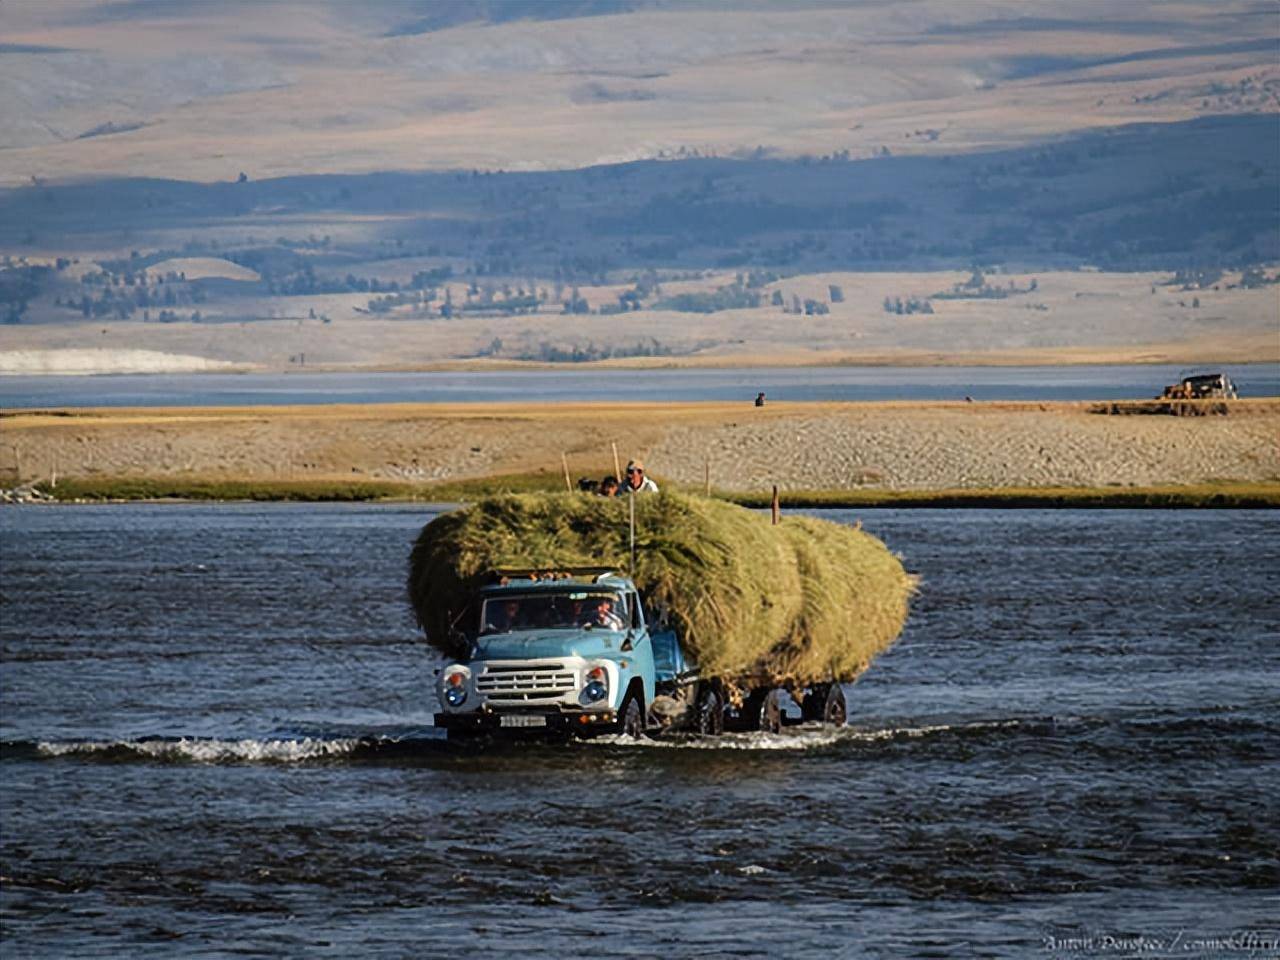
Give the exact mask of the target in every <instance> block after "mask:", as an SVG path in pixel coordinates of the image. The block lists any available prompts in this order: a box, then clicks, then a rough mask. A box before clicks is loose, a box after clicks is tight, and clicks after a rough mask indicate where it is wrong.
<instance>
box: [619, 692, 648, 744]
mask: <svg viewBox="0 0 1280 960" xmlns="http://www.w3.org/2000/svg"><path fill="white" fill-rule="evenodd" d="M644 731H645V725H644V698H643V697H641V696H639V695H638V694H636V693H634V692H632V693H628V694H627V697H626V699H625V700H623V702H622V709H621V710H619V711H618V732H619V733H620V734H622V735H623V736H624V737H635V738H636V739H639V738H640V737H643V736H644Z"/></svg>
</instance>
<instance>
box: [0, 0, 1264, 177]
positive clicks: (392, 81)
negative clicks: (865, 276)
mask: <svg viewBox="0 0 1280 960" xmlns="http://www.w3.org/2000/svg"><path fill="white" fill-rule="evenodd" d="M0 36H3V37H4V41H5V42H4V43H3V44H0V88H3V89H4V90H5V92H6V95H5V97H3V98H0V129H2V130H4V136H3V142H2V143H0V183H8V184H20V183H30V182H32V180H33V178H34V179H36V180H66V179H80V178H92V177H114V178H119V177H137V176H141V177H153V178H172V179H181V180H200V181H226V180H235V179H237V178H238V177H239V175H240V174H241V173H245V174H246V175H247V176H248V177H249V178H250V179H255V180H256V179H274V178H279V177H284V176H296V175H306V174H325V173H339V174H348V173H374V172H379V171H387V170H447V169H480V170H499V169H501V170H551V169H563V168H577V167H587V166H596V165H602V164H611V163H619V162H625V161H631V160H640V159H653V158H665V157H685V156H700V157H705V156H708V155H715V156H719V157H750V156H756V157H777V158H789V157H797V156H802V155H811V156H815V157H816V156H823V155H833V154H840V155H845V154H847V155H848V156H849V157H851V158H868V157H872V156H883V155H885V154H886V153H888V154H891V155H894V156H903V155H907V156H942V155H948V154H957V153H964V152H971V151H979V150H981V151H990V150H997V149H1007V148H1014V147H1021V146H1029V145H1035V144H1041V143H1045V142H1049V141H1053V140H1056V139H1059V138H1061V137H1064V136H1068V135H1075V134H1078V133H1081V132H1086V131H1090V130H1100V129H1109V128H1115V127H1123V126H1129V125H1132V124H1135V123H1150V122H1175V121H1185V120H1189V119H1193V118H1196V117H1201V116H1221V115H1241V114H1247V115H1254V114H1259V113H1264V114H1266V113H1269V114H1275V113H1276V112H1277V111H1280V56H1278V54H1280V36H1278V35H1277V18H1276V11H1275V6H1274V4H1273V3H1271V2H1270V0H1257V2H1255V0H1213V2H1210V0H1188V2H1180V3H1163V2H1158V0H1127V2H1125V3H1112V4H1106V3H1099V2H1097V0H984V2H981V3H978V2H972V3H969V2H965V3H960V2H952V0H898V2H893V3H887V2H858V3H853V2H813V0H811V2H807V3H805V2H790V0H707V2H683V3H682V2H676V0H538V2H518V0H509V2H503V0H405V2H401V0H377V2H362V3H352V2H345V0H329V2H318V0H317V2H302V0H281V2H272V3H257V2H249V0H223V2H218V3H213V2H205V0H145V2H144V0H127V2H121V0H63V2H60V3H56V4H37V3H25V4H9V3H6V4H3V5H0Z"/></svg>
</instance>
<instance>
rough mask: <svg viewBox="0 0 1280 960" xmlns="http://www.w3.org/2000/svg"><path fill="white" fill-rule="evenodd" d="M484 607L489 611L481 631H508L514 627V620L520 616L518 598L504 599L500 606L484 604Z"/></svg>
mask: <svg viewBox="0 0 1280 960" xmlns="http://www.w3.org/2000/svg"><path fill="white" fill-rule="evenodd" d="M485 609H486V610H489V611H491V612H490V613H489V622H488V623H486V624H485V625H484V630H483V631H481V632H482V633H510V632H511V631H512V630H514V629H515V628H516V621H517V620H518V619H519V618H520V601H519V600H506V601H503V603H502V604H501V605H500V606H494V605H492V604H485Z"/></svg>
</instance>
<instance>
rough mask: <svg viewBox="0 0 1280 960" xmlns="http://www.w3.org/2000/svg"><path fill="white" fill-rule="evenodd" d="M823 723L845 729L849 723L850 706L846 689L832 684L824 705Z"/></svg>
mask: <svg viewBox="0 0 1280 960" xmlns="http://www.w3.org/2000/svg"><path fill="white" fill-rule="evenodd" d="M822 722H823V723H826V724H829V725H831V726H833V727H843V726H844V725H845V724H846V723H848V722H849V704H848V702H847V701H846V700H845V697H844V687H843V686H841V685H840V684H838V683H833V684H831V689H830V690H828V691H827V700H826V703H824V704H823V705H822Z"/></svg>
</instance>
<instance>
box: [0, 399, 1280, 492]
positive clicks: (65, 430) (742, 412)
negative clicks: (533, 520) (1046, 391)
mask: <svg viewBox="0 0 1280 960" xmlns="http://www.w3.org/2000/svg"><path fill="white" fill-rule="evenodd" d="M0 424H2V426H3V443H0V476H3V477H7V478H8V479H9V480H16V479H17V478H18V470H19V469H20V470H21V478H22V479H24V480H33V479H40V478H43V479H45V480H46V481H47V480H48V479H49V478H50V477H51V475H52V474H53V473H54V472H55V471H56V472H57V474H58V476H59V477H61V478H63V479H64V480H65V479H67V478H73V479H74V478H79V479H90V480H92V479H95V478H96V479H118V478H132V479H148V478H149V479H163V480H169V481H180V482H185V483H193V482H208V481H228V482H230V481H235V482H248V483H255V482H257V483H280V482H301V481H315V482H321V481H323V482H327V483H338V484H352V483H358V482H365V481H378V482H400V483H406V484H429V483H441V482H446V481H450V482H452V481H463V480H468V479H476V478H483V477H492V476H504V475H505V476H524V477H529V478H541V479H542V480H544V481H545V480H548V479H551V478H558V477H560V476H561V474H562V465H561V456H562V455H563V456H564V457H565V458H566V459H567V461H568V463H569V467H570V471H571V473H572V475H573V477H574V478H575V479H576V478H577V477H595V478H599V477H600V476H602V475H603V474H605V473H607V472H610V473H611V472H613V470H614V465H613V459H612V445H613V444H616V445H617V448H618V451H619V455H620V457H621V459H622V461H623V462H624V463H625V461H626V459H627V458H629V457H634V456H640V457H643V458H644V459H645V460H646V462H647V464H648V466H649V470H650V472H651V473H652V474H653V475H654V476H655V477H656V478H657V479H658V480H659V481H660V482H674V483H676V484H680V485H684V486H686V487H692V488H695V489H696V488H700V487H701V486H702V485H703V484H704V482H705V480H706V478H707V476H708V474H709V476H710V479H711V483H712V485H713V486H714V487H715V488H716V489H719V490H724V491H727V492H742V493H751V492H757V493H758V492H761V491H764V490H768V489H769V487H770V486H771V485H772V484H778V485H779V486H781V487H782V488H783V490H784V491H806V490H899V491H912V490H920V491H924V490H955V489H965V488H975V489H990V488H1025V487H1041V488H1050V487H1077V488H1079V487H1089V488H1105V487H1116V488H1125V487H1150V486H1158V485H1167V484H1175V485H1177V484H1183V485H1191V484H1204V483H1222V482H1251V483H1259V482H1265V483H1270V484H1273V485H1274V484H1275V483H1277V482H1278V481H1280V444H1277V437H1280V403H1277V402H1276V401H1275V400H1242V401H1238V402H1236V403H1234V404H1233V405H1232V408H1231V413H1230V414H1229V415H1228V416H1213V417H1167V416H1105V415H1100V414H1097V413H1091V412H1089V405H1087V404H1070V403H959V404H957V403H778V404H770V405H769V406H768V407H766V408H763V409H756V408H753V407H750V406H747V405H743V404H723V403H708V404H688V403H682V404H661V403H652V404H617V405H606V404H563V405H544V406H539V407H537V408H535V409H530V408H527V407H522V406H519V405H515V404H503V405H490V404H462V405H410V404H405V405H384V406H372V405H370V406H328V407H259V408H239V409H237V408H231V409H221V408H220V409H208V408H204V409H145V410H143V409H138V410H78V411H73V412H69V413H62V414H51V413H22V412H10V413H8V414H6V415H5V417H4V419H3V420H2V421H0ZM554 482H557V483H558V482H559V481H558V480H557V481H554Z"/></svg>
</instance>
